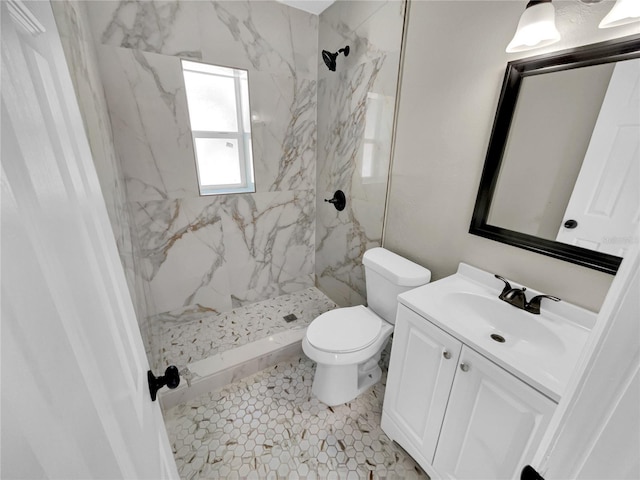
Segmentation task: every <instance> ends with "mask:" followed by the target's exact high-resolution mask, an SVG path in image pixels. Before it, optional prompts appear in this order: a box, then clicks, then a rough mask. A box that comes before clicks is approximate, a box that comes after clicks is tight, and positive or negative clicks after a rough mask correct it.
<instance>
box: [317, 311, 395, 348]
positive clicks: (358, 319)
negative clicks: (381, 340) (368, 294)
mask: <svg viewBox="0 0 640 480" xmlns="http://www.w3.org/2000/svg"><path fill="white" fill-rule="evenodd" d="M381 322H382V320H381V319H380V317H378V316H377V315H376V314H375V313H373V312H372V311H371V310H369V309H368V308H366V307H364V306H362V305H358V306H357V307H348V308H337V309H335V310H330V311H328V312H326V313H323V314H322V315H320V316H319V317H318V318H316V319H315V320H314V321H313V322H311V325H309V327H308V328H307V341H308V342H309V343H310V344H311V345H313V346H314V347H316V348H318V349H320V350H325V351H327V352H340V353H347V352H354V351H357V350H362V349H363V348H366V347H368V346H369V345H371V344H372V343H373V342H375V340H376V339H377V338H378V336H379V335H380V330H381V327H382V323H381Z"/></svg>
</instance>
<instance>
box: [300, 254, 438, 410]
mask: <svg viewBox="0 0 640 480" xmlns="http://www.w3.org/2000/svg"><path fill="white" fill-rule="evenodd" d="M363 264H364V266H365V278H366V282H367V298H368V299H369V302H368V303H369V306H368V307H365V306H363V305H358V306H355V307H346V308H337V309H335V310H331V311H328V312H326V313H323V314H322V315H320V316H319V317H318V318H316V319H315V320H314V321H313V322H311V324H310V325H309V327H308V328H307V331H306V334H305V337H304V339H303V340H302V350H303V351H304V353H305V354H306V355H307V356H308V357H309V358H310V359H311V360H313V361H315V362H316V364H317V365H316V371H315V375H314V378H313V387H312V389H311V391H312V393H313V394H314V395H315V396H316V397H317V398H318V399H319V400H321V401H322V402H324V403H326V404H327V405H330V406H332V405H339V404H341V403H345V402H348V401H351V400H353V399H354V398H356V397H357V396H358V395H360V394H361V393H363V392H364V391H365V390H367V389H368V388H369V387H371V386H372V385H375V384H376V383H377V382H378V381H379V380H380V377H381V376H382V370H381V369H380V366H379V365H378V361H379V360H380V354H381V353H382V351H383V349H384V347H385V345H386V343H387V340H388V339H389V337H390V336H391V333H392V332H393V325H394V324H395V315H396V309H397V297H398V295H399V294H400V293H402V292H405V291H407V290H409V289H412V288H416V287H418V286H420V285H424V284H426V283H428V282H429V280H430V279H431V272H430V271H429V270H427V269H426V268H423V267H421V266H420V265H418V264H416V263H413V262H411V261H409V260H407V259H405V258H403V257H401V256H399V255H396V254H395V253H393V252H390V251H389V250H385V249H383V248H380V247H378V248H373V249H371V250H368V251H367V252H365V254H364V257H363Z"/></svg>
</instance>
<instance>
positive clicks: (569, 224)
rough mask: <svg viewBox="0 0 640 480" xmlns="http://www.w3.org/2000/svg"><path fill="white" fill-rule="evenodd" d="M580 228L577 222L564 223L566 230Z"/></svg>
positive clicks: (568, 221)
mask: <svg viewBox="0 0 640 480" xmlns="http://www.w3.org/2000/svg"><path fill="white" fill-rule="evenodd" d="M577 226H578V222H576V221H575V220H567V221H566V222H564V228H576V227H577Z"/></svg>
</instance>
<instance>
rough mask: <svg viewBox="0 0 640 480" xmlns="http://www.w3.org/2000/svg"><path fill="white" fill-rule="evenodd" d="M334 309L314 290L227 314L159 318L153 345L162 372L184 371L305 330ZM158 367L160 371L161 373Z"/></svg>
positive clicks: (258, 303) (235, 309)
mask: <svg viewBox="0 0 640 480" xmlns="http://www.w3.org/2000/svg"><path fill="white" fill-rule="evenodd" d="M336 307H337V305H336V304H335V303H334V302H332V301H331V300H330V299H329V298H327V297H326V296H325V295H324V294H323V293H322V292H321V291H320V290H318V289H317V288H315V287H312V288H308V289H305V290H301V291H299V292H295V293H290V294H287V295H282V296H280V297H277V298H273V299H270V300H264V301H262V302H257V303H254V304H251V305H247V306H244V307H238V308H234V309H233V310H232V311H230V312H223V313H220V314H208V315H200V318H195V319H193V320H191V321H187V322H180V321H176V320H175V319H170V318H160V317H159V318H158V319H157V323H158V324H160V328H159V331H158V332H157V333H156V335H158V338H157V339H156V340H155V344H156V345H158V346H160V350H159V352H158V354H157V357H158V358H160V359H162V361H161V366H160V367H161V368H162V369H164V368H165V367H167V366H169V365H171V364H175V365H178V366H179V367H184V366H186V365H188V364H189V363H192V362H195V361H197V360H202V359H203V358H207V357H209V356H211V355H215V354H217V353H221V352H225V351H227V350H230V349H232V348H236V347H239V346H241V345H245V344H247V343H251V342H254V341H256V340H260V339H261V338H267V337H269V336H270V335H273V334H276V333H279V332H283V331H285V330H289V329H293V328H304V327H306V326H307V325H309V324H310V323H311V321H312V320H313V319H314V318H316V317H317V316H318V315H320V314H321V313H324V312H326V311H328V310H331V309H333V308H336ZM291 313H293V314H294V315H296V316H297V317H298V318H297V320H295V321H293V322H290V323H287V322H286V321H285V320H284V318H283V317H284V316H285V315H288V314H291ZM160 367H159V369H160Z"/></svg>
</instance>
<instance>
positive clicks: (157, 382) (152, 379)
mask: <svg viewBox="0 0 640 480" xmlns="http://www.w3.org/2000/svg"><path fill="white" fill-rule="evenodd" d="M147 380H148V381H149V393H150V394H151V400H152V401H154V402H155V400H156V397H157V396H158V390H160V389H161V388H162V387H164V386H165V385H166V386H167V387H169V388H170V389H172V390H173V389H174V388H176V387H177V386H178V385H180V372H179V371H178V367H176V366H175V365H171V366H169V367H167V369H166V370H165V371H164V375H163V376H161V377H156V376H155V375H154V374H153V372H152V371H151V370H149V371H148V372H147Z"/></svg>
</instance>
